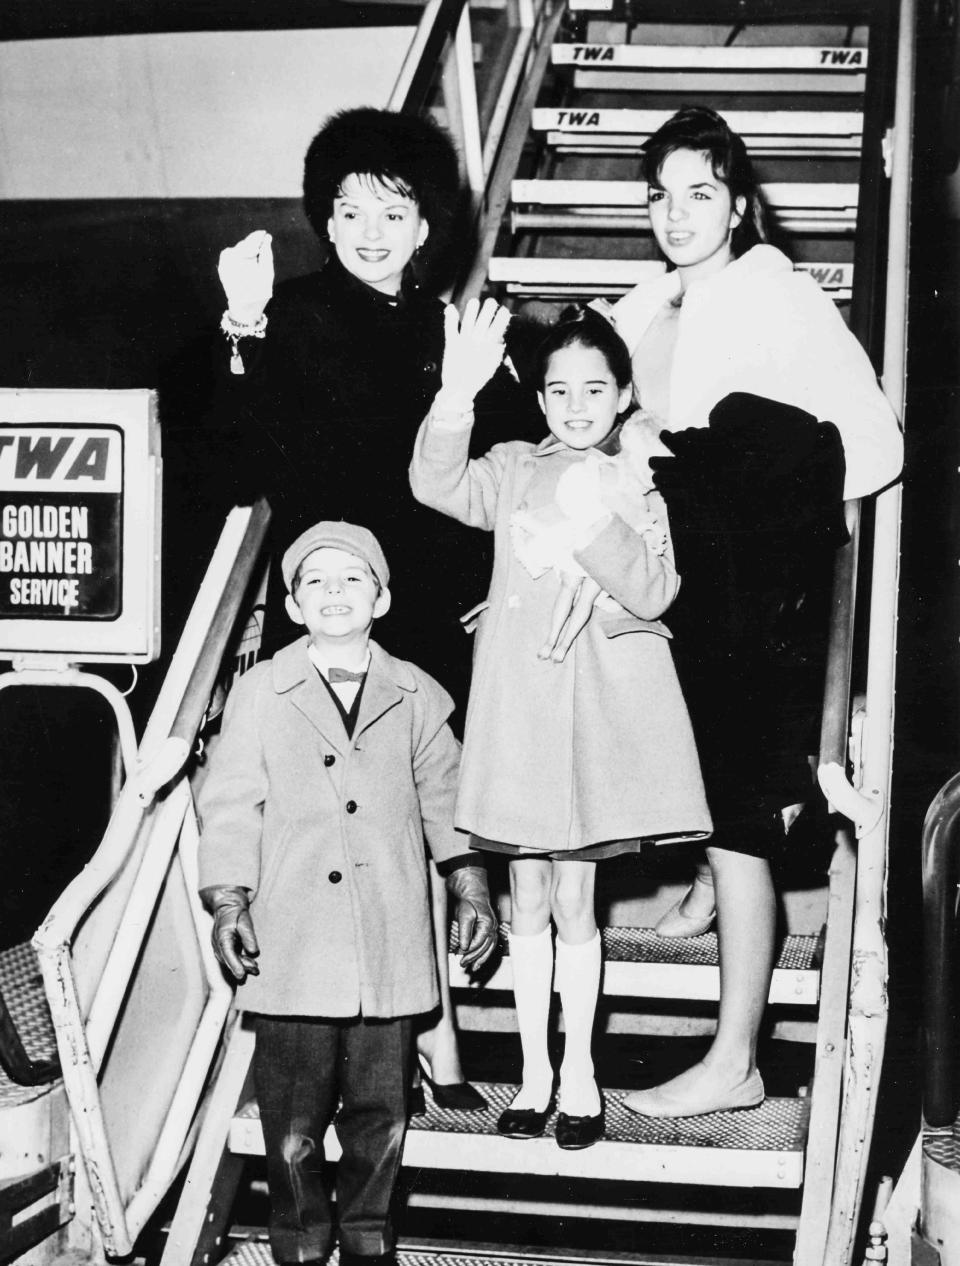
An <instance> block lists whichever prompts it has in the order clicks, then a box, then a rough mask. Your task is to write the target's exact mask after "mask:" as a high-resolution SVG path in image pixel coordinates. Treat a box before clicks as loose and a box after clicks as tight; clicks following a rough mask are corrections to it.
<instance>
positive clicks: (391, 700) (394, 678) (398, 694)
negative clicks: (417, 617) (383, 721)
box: [354, 642, 417, 737]
mask: <svg viewBox="0 0 960 1266" xmlns="http://www.w3.org/2000/svg"><path fill="white" fill-rule="evenodd" d="M416 688H417V683H416V679H415V678H414V676H413V674H412V673H411V672H410V669H409V668H408V667H407V666H406V664H405V663H404V662H403V661H402V660H399V659H394V658H393V656H392V655H388V654H387V653H386V651H385V650H383V649H382V648H381V647H380V646H378V645H377V643H376V642H371V643H370V670H369V672H368V673H367V680H366V682H365V684H364V687H363V694H362V695H361V696H360V715H359V716H358V717H357V728H356V730H355V731H354V737H356V736H357V735H359V734H362V733H363V731H364V730H367V729H369V728H370V726H371V725H373V724H374V722H375V721H378V720H379V719H380V717H382V716H383V715H384V713H385V712H389V711H390V709H391V708H395V707H396V706H397V704H398V703H400V702H401V700H402V699H403V696H404V694H406V693H410V692H412V691H415V690H416Z"/></svg>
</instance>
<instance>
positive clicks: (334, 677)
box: [327, 668, 367, 686]
mask: <svg viewBox="0 0 960 1266" xmlns="http://www.w3.org/2000/svg"><path fill="white" fill-rule="evenodd" d="M366 675H367V674H366V673H365V672H362V673H352V672H351V671H350V669H349V668H330V669H328V670H327V681H329V683H330V685H331V686H334V685H336V684H337V682H340V681H356V682H361V681H363V679H364V677H366Z"/></svg>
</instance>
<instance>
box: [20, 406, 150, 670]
mask: <svg viewBox="0 0 960 1266" xmlns="http://www.w3.org/2000/svg"><path fill="white" fill-rule="evenodd" d="M159 478H160V459H159V432H158V428H157V423H156V416H155V408H154V398H153V395H152V393H150V392H147V391H29V390H25V391H0V657H5V658H15V657H17V656H18V655H21V654H22V655H29V654H37V653H39V654H43V653H49V654H57V655H64V656H66V657H67V658H68V659H71V660H77V661H80V660H93V661H112V660H127V661H132V662H146V661H148V660H150V659H153V658H155V657H156V655H157V654H158V652H159V632H158V629H159V619H158V613H159V530H160V509H159V506H160V500H159Z"/></svg>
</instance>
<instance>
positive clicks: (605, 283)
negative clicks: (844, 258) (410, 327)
mask: <svg viewBox="0 0 960 1266" xmlns="http://www.w3.org/2000/svg"><path fill="white" fill-rule="evenodd" d="M795 267H796V268H798V269H800V270H801V271H802V272H808V273H810V274H811V275H812V276H813V277H814V278H815V280H816V281H817V282H819V284H820V286H821V288H822V289H823V290H825V291H827V293H828V294H829V295H830V296H831V298H833V299H835V300H836V301H837V302H838V303H841V302H845V301H849V299H850V296H851V293H852V290H853V264H838V263H827V262H820V261H811V262H803V263H798V264H796V265H795ZM663 271H664V265H663V264H662V263H661V262H660V261H659V260H649V259H568V258H556V257H553V258H548V257H537V256H531V257H528V258H521V257H513V256H507V255H495V256H493V257H492V258H491V260H490V263H489V268H488V271H487V276H488V278H489V280H490V281H491V282H497V283H499V284H502V285H505V286H506V288H507V292H508V293H509V294H516V295H537V296H540V297H542V298H546V297H552V296H556V297H565V296H570V297H578V296H589V297H591V298H592V297H594V296H595V295H611V294H613V295H616V294H625V293H626V291H628V290H630V289H632V288H633V287H634V286H636V285H637V284H639V283H640V282H643V281H650V280H651V279H652V278H654V277H658V276H659V275H660V274H661V273H662V272H663Z"/></svg>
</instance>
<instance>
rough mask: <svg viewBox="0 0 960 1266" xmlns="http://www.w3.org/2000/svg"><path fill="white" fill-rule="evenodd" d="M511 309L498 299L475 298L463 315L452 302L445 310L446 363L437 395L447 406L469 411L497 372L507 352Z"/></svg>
mask: <svg viewBox="0 0 960 1266" xmlns="http://www.w3.org/2000/svg"><path fill="white" fill-rule="evenodd" d="M509 324H510V312H509V311H508V310H507V309H506V308H502V307H501V306H500V305H499V303H497V301H496V300H495V299H487V300H486V301H485V302H484V303H483V305H482V306H481V304H480V301H479V299H471V300H470V301H469V302H468V303H467V306H466V307H465V308H464V310H463V317H462V318H461V317H460V316H459V314H458V313H457V309H456V308H455V307H454V306H453V305H452V304H449V305H448V306H447V308H446V309H445V310H444V314H443V333H444V349H443V367H442V369H441V373H440V380H441V387H440V393H439V395H438V396H437V402H438V404H440V405H442V407H443V408H446V409H450V410H451V411H452V410H459V411H460V412H461V413H466V412H468V411H469V410H470V409H472V408H473V402H474V399H475V398H476V396H477V393H478V392H479V391H480V389H481V387H483V386H485V385H486V383H488V382H489V381H490V379H491V378H492V377H493V375H494V374H495V373H496V372H497V368H498V367H499V365H500V363H501V361H502V360H503V355H504V343H503V339H504V335H505V334H506V332H507V326H508V325H509Z"/></svg>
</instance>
